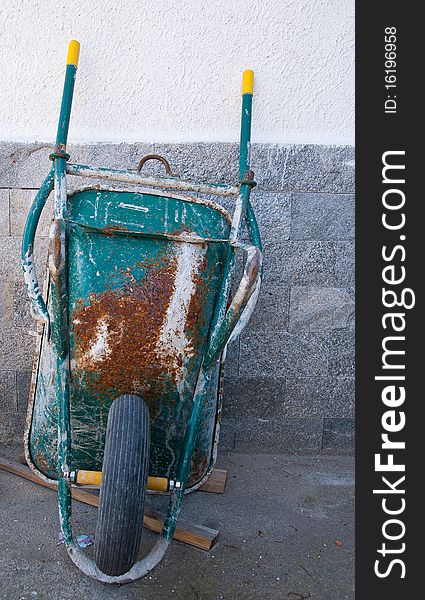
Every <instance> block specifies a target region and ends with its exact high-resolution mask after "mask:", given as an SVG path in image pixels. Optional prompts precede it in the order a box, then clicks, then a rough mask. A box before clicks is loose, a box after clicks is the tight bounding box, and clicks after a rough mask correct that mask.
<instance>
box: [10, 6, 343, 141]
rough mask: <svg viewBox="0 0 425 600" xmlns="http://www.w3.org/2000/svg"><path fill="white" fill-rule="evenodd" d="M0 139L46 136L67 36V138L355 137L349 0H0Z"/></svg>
mask: <svg viewBox="0 0 425 600" xmlns="http://www.w3.org/2000/svg"><path fill="white" fill-rule="evenodd" d="M0 23H1V31H0V69H1V80H2V83H1V86H0V140H16V141H43V142H45V141H52V140H53V139H54V135H55V127H56V119H57V116H58V111H59V101H60V94H61V88H62V78H63V71H64V63H65V56H66V46H67V42H68V40H69V39H72V38H75V39H78V40H79V41H80V42H81V56H80V66H79V70H78V74H77V82H76V90H75V96H74V109H73V115H72V122H71V130H70V141H74V142H96V141H110V142H118V141H130V142H131V141H133V142H140V141H147V142H151V141H160V142H166V141H169V142H181V141H236V140H237V139H238V132H239V111H240V96H239V93H240V77H241V72H242V70H243V69H244V68H252V69H254V70H255V73H256V88H255V96H254V101H255V106H254V124H253V141H257V142H277V143H325V144H333V143H335V144H339V143H348V144H352V143H353V142H354V0H215V1H214V0H204V1H203V2H201V1H199V0H198V1H197V0H143V1H141V0H90V1H88V0H72V1H69V2H64V1H63V0H2V1H1V4H0Z"/></svg>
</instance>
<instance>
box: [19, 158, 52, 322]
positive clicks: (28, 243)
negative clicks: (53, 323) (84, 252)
mask: <svg viewBox="0 0 425 600" xmlns="http://www.w3.org/2000/svg"><path fill="white" fill-rule="evenodd" d="M53 180H54V169H53V167H52V168H51V169H50V171H49V174H48V175H47V177H46V179H45V180H44V181H43V183H42V184H41V187H40V189H39V190H38V192H37V194H36V196H35V198H34V201H33V203H32V205H31V208H30V210H29V213H28V217H27V220H26V223H25V228H24V233H23V237H22V249H21V264H22V270H23V272H24V279H25V283H26V286H27V292H28V296H29V299H30V300H31V305H32V309H33V312H34V316H35V317H36V318H38V319H41V320H43V321H44V322H45V323H47V324H49V322H50V318H49V313H48V310H47V307H46V303H45V302H44V300H43V295H42V290H41V288H40V285H39V283H38V280H37V273H36V270H35V264H34V239H35V233H36V231H37V226H38V222H39V220H40V216H41V213H42V211H43V208H44V206H45V204H46V200H47V198H48V197H49V194H50V192H51V191H52V190H53Z"/></svg>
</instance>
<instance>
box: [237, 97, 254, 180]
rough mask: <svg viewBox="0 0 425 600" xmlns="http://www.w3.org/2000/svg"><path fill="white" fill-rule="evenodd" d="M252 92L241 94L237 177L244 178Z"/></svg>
mask: <svg viewBox="0 0 425 600" xmlns="http://www.w3.org/2000/svg"><path fill="white" fill-rule="evenodd" d="M251 119H252V94H249V93H247V94H243V95H242V116H241V137H240V146H239V179H240V180H243V179H245V177H246V175H247V173H248V171H249V168H250V144H251Z"/></svg>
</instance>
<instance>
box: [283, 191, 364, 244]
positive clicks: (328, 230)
mask: <svg viewBox="0 0 425 600" xmlns="http://www.w3.org/2000/svg"><path fill="white" fill-rule="evenodd" d="M352 238H354V195H353V194H313V193H310V194H294V195H293V198H292V220H291V239H292V240H349V239H352Z"/></svg>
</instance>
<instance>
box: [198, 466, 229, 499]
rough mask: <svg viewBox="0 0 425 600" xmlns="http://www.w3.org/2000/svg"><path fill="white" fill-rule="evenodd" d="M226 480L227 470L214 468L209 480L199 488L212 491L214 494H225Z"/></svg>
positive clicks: (202, 490)
mask: <svg viewBox="0 0 425 600" xmlns="http://www.w3.org/2000/svg"><path fill="white" fill-rule="evenodd" d="M226 480H227V471H225V470H224V469H213V471H212V473H211V475H210V476H209V478H208V479H207V481H206V482H205V483H204V484H203V485H201V487H200V488H199V491H200V492H212V493H213V494H224V489H225V487H226Z"/></svg>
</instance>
